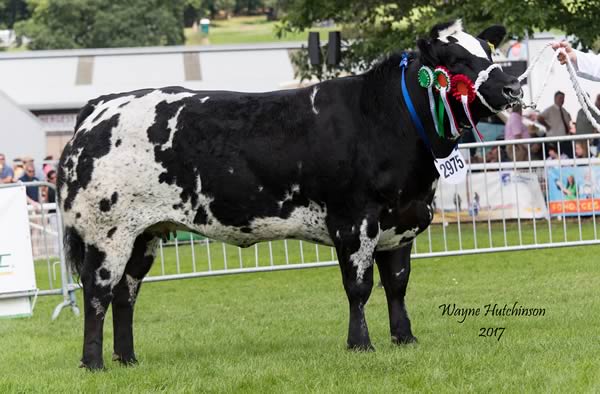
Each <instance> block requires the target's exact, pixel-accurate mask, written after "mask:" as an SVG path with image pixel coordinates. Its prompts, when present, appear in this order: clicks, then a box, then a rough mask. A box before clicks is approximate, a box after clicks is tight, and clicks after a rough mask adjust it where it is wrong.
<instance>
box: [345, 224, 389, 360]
mask: <svg viewBox="0 0 600 394" xmlns="http://www.w3.org/2000/svg"><path fill="white" fill-rule="evenodd" d="M334 234H335V235H334V237H335V241H334V243H335V245H336V249H337V253H338V259H339V263H340V268H341V271H342V280H343V283H344V289H345V290H346V296H347V297H348V302H349V306H350V322H349V325H348V342H347V344H348V348H349V349H355V350H374V348H373V346H372V345H371V339H370V338H369V329H368V328H367V321H366V319H365V305H366V304H367V301H368V300H369V296H370V295H371V290H372V289H373V253H374V252H375V247H376V246H377V241H378V239H379V222H378V221H376V220H373V219H369V218H366V219H364V220H363V221H362V222H360V223H357V224H355V225H345V226H339V227H338V228H336V229H335V231H334Z"/></svg>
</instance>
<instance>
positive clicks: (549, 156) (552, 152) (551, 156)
mask: <svg viewBox="0 0 600 394" xmlns="http://www.w3.org/2000/svg"><path fill="white" fill-rule="evenodd" d="M546 146H547V148H546V149H547V153H546V160H558V148H557V147H556V145H554V144H548V145H546ZM560 159H561V160H565V159H568V157H567V155H565V154H564V153H562V152H561V154H560Z"/></svg>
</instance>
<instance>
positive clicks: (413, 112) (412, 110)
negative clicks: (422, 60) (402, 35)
mask: <svg viewBox="0 0 600 394" xmlns="http://www.w3.org/2000/svg"><path fill="white" fill-rule="evenodd" d="M400 68H401V69H402V96H403V97H404V103H405V104H406V108H408V112H409V113H410V117H411V119H412V121H413V123H414V125H415V127H416V128H417V131H418V132H419V136H421V139H422V140H423V142H424V143H425V146H427V149H429V151H430V152H431V154H432V155H433V157H435V155H434V154H433V149H432V148H431V143H430V142H429V138H427V134H426V133H425V127H424V126H423V123H422V122H421V118H419V115H417V111H416V110H415V106H414V105H413V102H412V100H411V99H410V94H408V89H407V88H406V79H405V76H404V70H406V68H408V54H407V53H406V52H405V53H403V54H402V60H401V61H400Z"/></svg>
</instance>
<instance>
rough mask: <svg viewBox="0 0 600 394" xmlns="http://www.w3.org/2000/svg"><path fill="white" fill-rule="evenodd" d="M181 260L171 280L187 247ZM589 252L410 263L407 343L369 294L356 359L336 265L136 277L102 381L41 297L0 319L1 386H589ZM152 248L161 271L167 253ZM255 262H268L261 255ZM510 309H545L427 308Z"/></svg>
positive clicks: (595, 341) (592, 286)
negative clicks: (492, 306) (483, 312)
mask: <svg viewBox="0 0 600 394" xmlns="http://www.w3.org/2000/svg"><path fill="white" fill-rule="evenodd" d="M568 224H569V225H571V224H572V223H568ZM584 228H585V226H584ZM586 231H588V230H586ZM514 240H515V236H514V233H513V232H511V231H509V241H510V242H513V241H514ZM305 246H306V249H305V250H308V249H313V250H314V246H312V245H308V244H307V245H305ZM212 248H213V246H211V249H212ZM279 248H280V244H275V245H274V255H275V256H277V255H278V253H279ZM196 249H197V251H198V253H197V254H196V257H197V259H198V262H197V264H199V265H200V261H201V260H202V259H201V256H200V255H201V247H200V246H198V245H197V246H196ZM218 249H220V246H218V245H214V252H213V253H215V255H214V258H215V259H217V258H218V255H217V253H218V252H217V250H218ZM262 249H264V250H265V252H263V251H262ZM290 249H292V247H290ZM227 251H228V255H229V251H230V250H229V249H227ZM246 251H252V249H247V250H246ZM180 252H181V254H180V258H181V264H180V271H182V272H183V271H185V270H187V269H189V267H188V266H187V265H186V264H189V263H184V261H188V260H189V256H188V255H186V253H188V252H190V251H189V247H188V251H187V252H186V251H185V247H183V248H182V249H181V250H180ZM599 252H600V247H598V246H588V247H574V248H563V249H545V250H533V251H524V252H510V253H497V254H483V255H473V256H460V257H447V258H434V259H431V258H430V259H419V260H415V261H414V263H413V272H412V275H411V282H410V285H409V291H408V296H407V306H408V310H409V313H410V316H411V319H412V322H413V330H414V333H415V335H416V336H417V337H418V338H419V340H420V343H419V344H418V345H416V346H413V345H411V346H402V347H396V346H393V345H392V344H391V343H390V342H389V331H388V321H387V307H386V302H385V296H384V294H383V291H382V290H381V289H374V290H373V294H372V296H371V299H370V302H369V305H368V308H367V319H368V323H369V329H370V332H371V339H372V341H373V344H374V346H375V347H376V349H377V351H376V352H374V353H366V354H365V353H352V352H348V351H346V350H345V348H344V344H345V337H346V330H347V302H346V296H345V294H344V291H343V289H342V285H341V280H340V275H339V270H338V269H337V268H336V267H331V268H320V269H312V270H302V271H285V272H272V273H256V274H243V275H232V276H223V277H214V278H203V279H192V280H184V281H177V282H161V283H147V284H145V285H144V288H143V290H142V292H141V295H140V297H139V300H138V305H137V310H136V348H137V353H138V357H139V359H140V364H139V365H138V366H136V367H134V368H122V367H120V366H119V365H118V364H116V363H113V362H111V361H110V355H111V347H112V324H110V321H111V317H110V315H109V316H108V318H107V322H108V323H107V324H106V326H105V333H106V341H105V347H104V350H105V352H104V353H105V362H106V364H107V371H106V372H104V373H88V372H86V371H83V370H80V369H78V368H77V365H78V359H79V356H80V352H81V339H82V337H81V336H82V317H79V318H76V317H74V316H73V315H72V314H71V312H70V311H69V310H65V311H63V313H62V315H61V316H60V317H59V319H58V320H57V321H55V322H51V321H50V314H51V311H52V309H53V308H54V306H55V305H56V304H57V303H58V302H59V297H43V298H40V299H39V300H38V304H37V307H36V310H35V314H34V316H33V317H32V318H26V319H17V320H0V338H2V340H1V343H2V351H1V352H0V365H1V366H2V373H1V374H0V392H2V393H4V392H61V393H62V392H95V391H100V392H116V391H120V392H158V391H161V392H169V393H171V392H206V391H209V392H217V391H218V392H286V393H287V392H344V393H345V392H404V391H413V392H421V391H425V392H452V391H454V392H457V391H466V390H469V391H480V392H481V391H494V392H498V391H501V392H514V391H517V390H518V391H525V392H539V391H553V392H565V391H568V392H594V391H597V390H598V389H599V388H600V377H599V376H600V375H598V373H597V371H598V369H599V368H600V358H599V357H598V353H599V352H600V330H599V329H598V327H599V326H600V298H599V297H598V295H597V294H598V288H600V275H599V273H600V267H599V265H598V259H597V257H596V256H597V255H598V254H599ZM164 253H165V258H166V260H167V262H166V267H167V268H168V270H173V267H174V265H175V263H174V261H173V260H174V255H173V253H174V250H173V248H165V249H164ZM221 253H222V252H221ZM231 253H232V256H231V259H232V261H233V258H234V257H236V256H237V251H236V250H235V249H231ZM262 253H266V254H262ZM259 254H260V258H261V264H269V258H268V249H267V248H266V247H264V246H261V247H260V248H259ZM291 254H292V255H293V256H292V260H293V259H297V258H298V256H297V252H292V253H291ZM228 257H229V256H228ZM244 257H245V256H244ZM252 257H253V254H252ZM310 257H312V258H314V256H305V258H306V261H310ZM329 257H330V256H329ZM321 259H322V260H325V258H324V257H321ZM250 263H251V261H249V264H250ZM158 264H159V262H158V261H157V265H158ZM217 268H218V267H213V269H217ZM154 269H155V270H156V269H157V267H155V268H154ZM197 269H199V267H197ZM39 271H42V270H39ZM44 277H47V274H46V273H45V271H43V274H41V275H40V276H39V280H43V279H44ZM77 296H78V301H79V303H80V305H81V294H80V293H79V292H78V293H77ZM515 301H517V302H519V304H521V305H524V306H528V307H541V308H546V315H545V316H544V317H537V318H534V317H491V316H487V317H484V316H479V317H473V318H468V319H467V320H466V321H465V323H463V324H460V323H458V322H457V321H456V320H455V319H454V318H449V317H447V316H442V315H441V312H440V310H439V308H438V306H439V305H440V304H444V303H456V304H457V305H459V306H461V307H480V308H482V307H483V306H484V305H485V304H488V303H498V304H500V305H504V304H512V303H514V302H515ZM484 327H505V328H506V331H505V332H504V334H503V337H502V338H501V340H500V341H498V340H496V339H495V338H483V337H479V336H478V333H479V329H480V328H484Z"/></svg>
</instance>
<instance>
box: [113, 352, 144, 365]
mask: <svg viewBox="0 0 600 394" xmlns="http://www.w3.org/2000/svg"><path fill="white" fill-rule="evenodd" d="M112 359H113V361H118V362H119V363H121V365H124V366H131V365H135V364H137V363H138V360H137V358H135V354H132V355H130V356H121V355H118V354H117V353H113V356H112Z"/></svg>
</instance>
